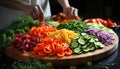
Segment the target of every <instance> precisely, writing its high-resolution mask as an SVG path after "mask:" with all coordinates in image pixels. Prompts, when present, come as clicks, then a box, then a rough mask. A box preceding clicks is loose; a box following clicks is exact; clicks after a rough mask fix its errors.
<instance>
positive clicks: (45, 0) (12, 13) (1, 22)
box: [0, 0, 51, 30]
mask: <svg viewBox="0 0 120 69" xmlns="http://www.w3.org/2000/svg"><path fill="white" fill-rule="evenodd" d="M24 1H26V2H28V3H30V4H37V5H41V7H42V9H43V10H44V13H45V16H46V17H50V16H51V10H50V4H49V0H24ZM19 16H27V15H26V14H25V13H24V12H22V11H19V10H12V9H8V8H5V7H2V6H0V30H2V29H4V28H6V27H7V26H9V25H10V23H11V22H12V21H13V20H14V19H16V18H17V17H19Z"/></svg>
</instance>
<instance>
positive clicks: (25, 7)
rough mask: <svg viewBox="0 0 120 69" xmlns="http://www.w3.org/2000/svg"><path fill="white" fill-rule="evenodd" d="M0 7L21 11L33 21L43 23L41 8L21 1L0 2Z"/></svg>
mask: <svg viewBox="0 0 120 69" xmlns="http://www.w3.org/2000/svg"><path fill="white" fill-rule="evenodd" d="M0 5H2V6H4V7H7V8H10V9H15V10H20V11H23V12H25V13H26V14H28V15H30V16H32V17H33V18H34V19H39V20H40V21H43V19H44V17H45V16H44V12H43V10H42V8H41V6H38V5H30V4H29V3H27V2H24V1H23V0H0Z"/></svg>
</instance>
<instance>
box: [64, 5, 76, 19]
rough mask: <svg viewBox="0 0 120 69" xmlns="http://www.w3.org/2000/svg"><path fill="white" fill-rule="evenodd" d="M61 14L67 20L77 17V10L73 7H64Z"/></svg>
mask: <svg viewBox="0 0 120 69" xmlns="http://www.w3.org/2000/svg"><path fill="white" fill-rule="evenodd" d="M63 12H64V14H65V16H66V17H67V18H68V19H73V18H75V17H78V9H77V8H74V7H64V8H63Z"/></svg>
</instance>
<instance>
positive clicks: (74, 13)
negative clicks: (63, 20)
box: [73, 8, 78, 17]
mask: <svg viewBox="0 0 120 69" xmlns="http://www.w3.org/2000/svg"><path fill="white" fill-rule="evenodd" d="M73 15H74V16H75V17H77V16H78V9H77V8H74V11H73Z"/></svg>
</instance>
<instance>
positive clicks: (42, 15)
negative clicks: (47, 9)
mask: <svg viewBox="0 0 120 69" xmlns="http://www.w3.org/2000/svg"><path fill="white" fill-rule="evenodd" d="M37 8H38V11H39V14H38V17H39V18H38V19H39V20H40V21H43V20H44V18H45V15H44V11H43V10H42V8H41V7H40V6H39V5H37Z"/></svg>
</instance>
